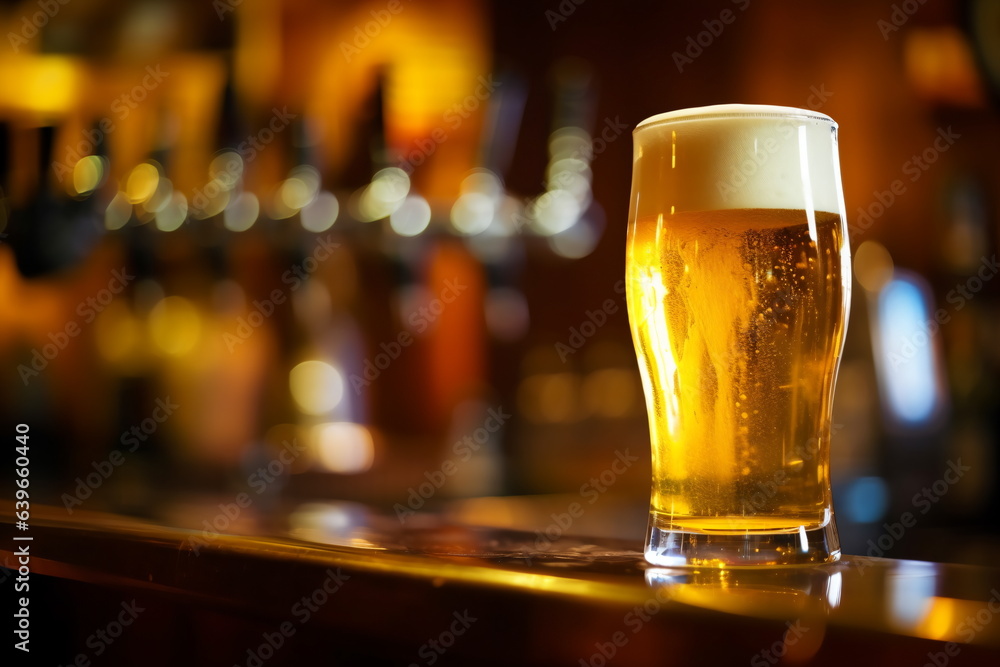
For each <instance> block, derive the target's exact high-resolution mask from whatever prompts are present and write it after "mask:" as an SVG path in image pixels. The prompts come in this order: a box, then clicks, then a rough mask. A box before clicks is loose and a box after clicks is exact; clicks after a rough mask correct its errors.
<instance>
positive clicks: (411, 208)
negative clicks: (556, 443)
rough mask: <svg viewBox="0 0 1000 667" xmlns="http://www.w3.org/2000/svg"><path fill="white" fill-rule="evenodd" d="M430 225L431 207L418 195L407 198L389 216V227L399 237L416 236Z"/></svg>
mask: <svg viewBox="0 0 1000 667" xmlns="http://www.w3.org/2000/svg"><path fill="white" fill-rule="evenodd" d="M430 223H431V205H430V204H428V203H427V200H426V199H424V198H423V197H421V196H419V195H413V196H411V197H407V198H406V199H405V200H404V201H403V203H402V204H400V206H399V207H398V208H397V209H396V210H395V211H393V212H392V214H390V215H389V226H390V227H392V229H393V231H394V232H396V233H397V234H399V235H400V236H416V235H417V234H420V233H421V232H422V231H424V230H425V229H427V226H428V225H429V224H430Z"/></svg>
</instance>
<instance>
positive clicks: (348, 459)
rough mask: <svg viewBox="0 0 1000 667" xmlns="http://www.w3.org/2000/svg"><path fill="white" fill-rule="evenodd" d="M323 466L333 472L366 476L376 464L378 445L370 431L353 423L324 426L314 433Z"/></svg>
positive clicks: (318, 454)
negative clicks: (374, 463)
mask: <svg viewBox="0 0 1000 667" xmlns="http://www.w3.org/2000/svg"><path fill="white" fill-rule="evenodd" d="M314 438H315V442H316V449H317V459H318V460H319V463H320V464H321V465H322V466H323V467H324V468H326V469H327V470H329V471H330V472H337V473H341V474H352V473H359V472H365V471H366V470H368V469H370V468H371V467H372V463H373V462H374V461H375V443H374V441H373V440H372V435H371V433H370V432H369V431H368V429H367V428H365V427H364V426H362V425H361V424H353V423H350V422H330V423H327V424H320V425H319V426H317V427H316V429H315V431H314Z"/></svg>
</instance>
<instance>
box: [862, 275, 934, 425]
mask: <svg viewBox="0 0 1000 667" xmlns="http://www.w3.org/2000/svg"><path fill="white" fill-rule="evenodd" d="M901 274H902V275H901ZM924 285H925V282H924V280H923V279H922V278H920V277H919V276H916V275H914V274H909V273H905V272H900V271H897V272H896V277H895V278H894V279H893V280H892V281H890V282H889V283H888V284H887V285H886V286H885V288H884V289H883V290H882V292H881V294H879V297H878V322H877V324H876V328H875V331H876V336H875V355H876V358H875V362H876V367H877V369H878V373H879V383H880V385H881V387H882V392H883V395H884V397H885V400H886V404H887V408H888V409H889V412H890V413H891V414H892V415H893V417H895V418H896V420H898V421H900V422H902V423H904V424H910V425H919V424H923V423H925V422H927V421H929V420H930V419H931V418H932V417H933V416H934V414H935V413H936V411H937V408H938V404H939V401H940V396H939V389H938V385H937V377H938V374H937V359H936V357H935V354H934V345H935V342H934V337H935V336H936V335H937V333H938V331H939V328H940V327H939V325H938V324H937V322H935V321H934V320H933V319H932V318H931V317H930V315H929V312H930V308H929V303H928V302H929V297H928V296H926V295H927V294H928V293H929V292H928V291H927V289H926V288H925V287H924Z"/></svg>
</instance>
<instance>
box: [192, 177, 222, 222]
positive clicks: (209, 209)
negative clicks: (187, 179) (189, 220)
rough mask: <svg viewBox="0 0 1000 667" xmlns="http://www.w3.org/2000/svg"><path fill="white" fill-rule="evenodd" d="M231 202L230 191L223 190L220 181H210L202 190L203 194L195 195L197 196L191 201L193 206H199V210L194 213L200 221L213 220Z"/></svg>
mask: <svg viewBox="0 0 1000 667" xmlns="http://www.w3.org/2000/svg"><path fill="white" fill-rule="evenodd" d="M229 200H230V191H229V190H225V189H223V187H222V186H221V185H220V183H219V181H214V180H213V181H209V182H208V184H207V185H206V186H205V187H204V188H202V190H201V192H199V193H197V194H195V196H194V197H193V198H192V199H191V204H192V205H197V206H199V208H197V210H195V212H194V217H196V218H198V219H199V220H205V219H207V218H211V217H212V216H215V215H219V214H220V213H222V211H223V209H225V208H226V206H228V205H229ZM199 202H200V203H199Z"/></svg>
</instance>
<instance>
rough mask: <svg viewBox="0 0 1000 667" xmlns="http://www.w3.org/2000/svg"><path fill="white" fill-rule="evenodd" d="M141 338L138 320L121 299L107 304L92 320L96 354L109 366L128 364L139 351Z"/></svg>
mask: <svg viewBox="0 0 1000 667" xmlns="http://www.w3.org/2000/svg"><path fill="white" fill-rule="evenodd" d="M141 337H142V331H141V327H140V325H139V321H138V319H137V318H136V317H135V316H134V315H133V314H132V311H130V310H129V308H128V306H127V305H125V303H124V302H123V301H122V300H121V299H115V300H114V301H112V302H111V303H110V304H108V306H107V307H106V308H105V309H104V310H103V311H101V313H100V314H99V315H98V316H97V319H96V320H94V341H95V343H96V345H97V353H98V354H99V355H100V356H101V358H102V359H104V360H105V361H107V362H109V363H111V364H116V365H126V364H128V362H129V361H130V360H131V359H132V358H133V357H134V356H135V355H136V354H137V353H138V352H139V350H140V342H141Z"/></svg>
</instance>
